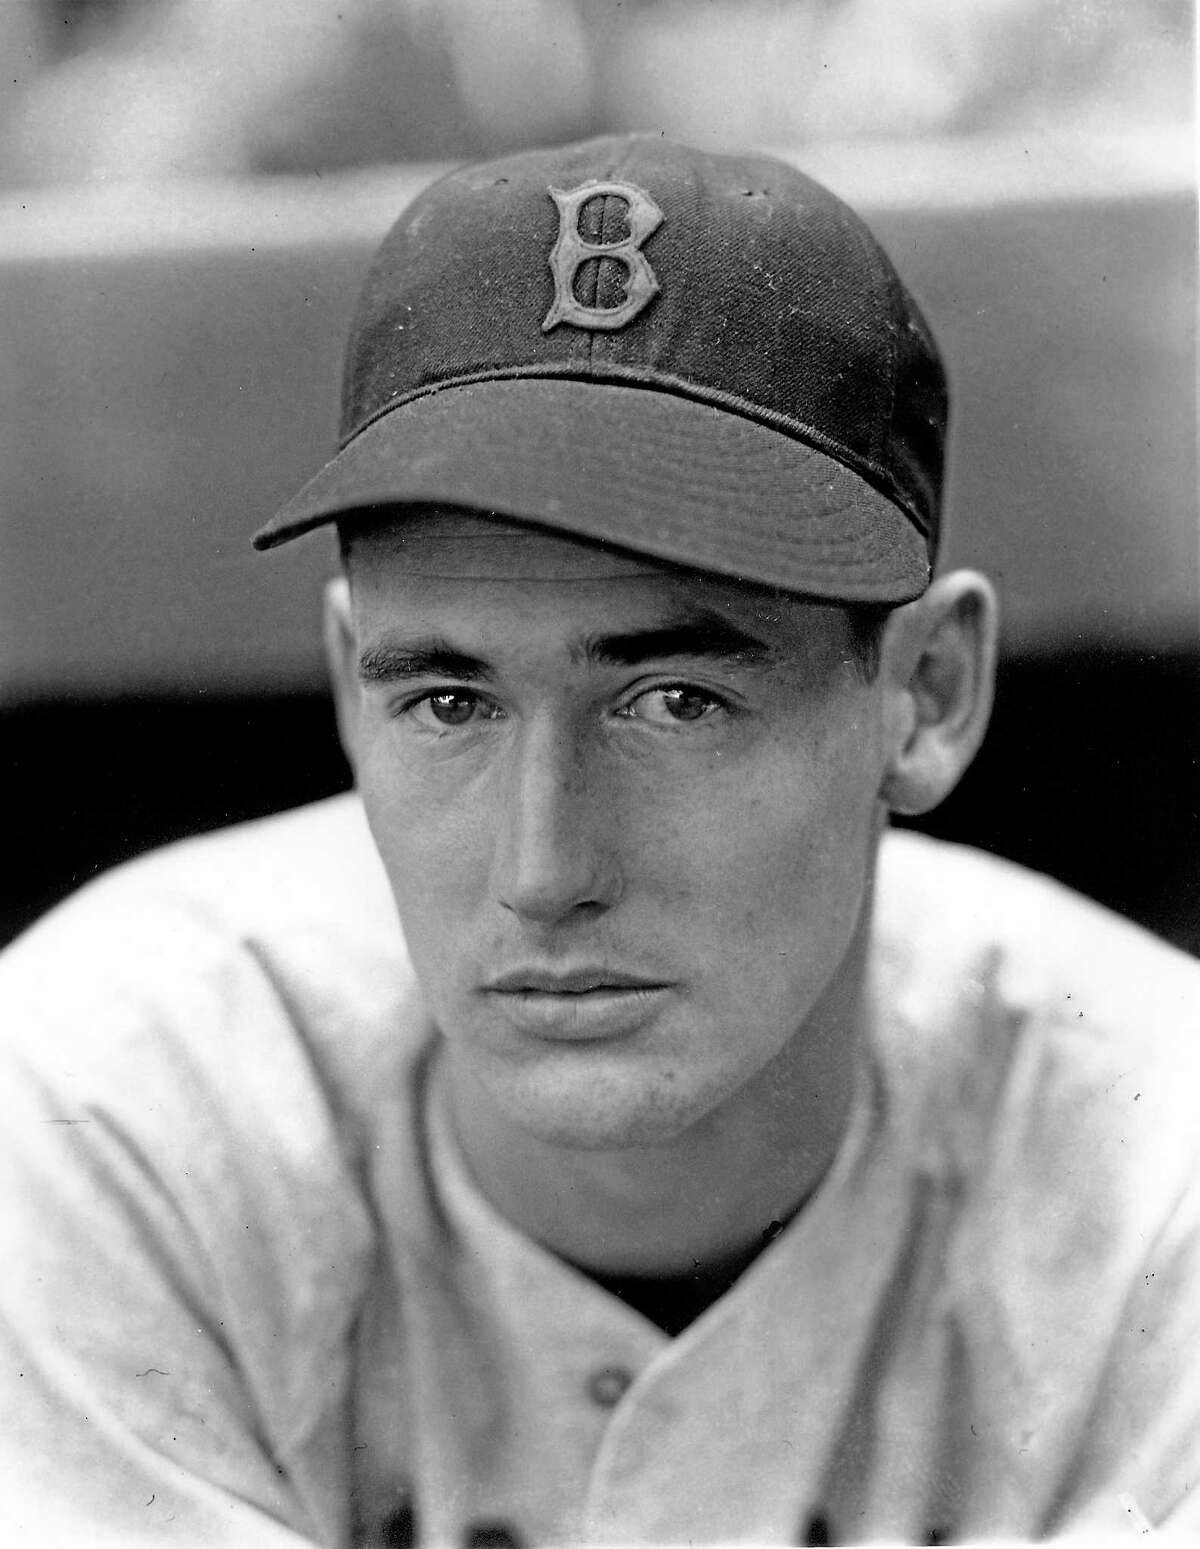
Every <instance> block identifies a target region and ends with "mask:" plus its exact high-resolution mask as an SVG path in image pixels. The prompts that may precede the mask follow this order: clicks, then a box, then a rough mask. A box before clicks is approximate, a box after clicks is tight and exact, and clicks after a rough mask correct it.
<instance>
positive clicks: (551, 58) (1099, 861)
mask: <svg viewBox="0 0 1200 1549" xmlns="http://www.w3.org/2000/svg"><path fill="white" fill-rule="evenodd" d="M0 65H2V66H3V68H2V70H0V785H2V789H0V810H2V811H3V822H4V824H5V832H4V834H3V837H2V838H0V853H2V854H3V856H4V861H3V867H2V875H3V878H4V882H3V888H2V891H0V939H3V937H4V936H6V935H11V934H12V933H13V932H15V931H16V930H17V929H19V928H20V927H21V926H22V925H23V924H24V923H26V922H27V921H28V920H29V919H31V918H32V917H33V916H34V915H35V914H36V913H37V912H39V911H40V910H42V909H44V908H45V907H47V906H48V905H50V904H51V903H52V902H54V901H55V899H57V898H58V897H61V896H62V895H63V894H64V893H65V892H67V891H69V890H70V889H71V888H73V887H75V886H77V885H78V884H79V883H80V882H82V881H84V880H86V879H87V878H88V877H89V876H91V875H92V874H94V872H95V871H97V870H98V869H101V868H102V867H104V866H106V865H109V864H111V863H112V862H113V861H115V860H119V859H121V858H124V857H125V856H128V855H131V854H134V853H136V852H137V851H138V850H140V849H143V848H145V847H147V846H149V845H151V844H155V843H159V842H161V841H163V840H165V839H169V838H172V837H174V836H176V835H180V834H183V833H188V832H193V831H196V830H199V829H204V828H209V827H213V826H216V825H218V824H221V823H225V822H229V821H231V820H235V819H238V818H241V817H246V816H251V815H254V814H256V813H260V812H265V811H269V810H273V809H274V808H277V807H280V806H285V805H289V804H292V803H295V802H298V801H303V800H307V799H310V798H312V797H315V796H318V795H322V794H324V793H326V792H328V791H331V790H335V789H340V788H343V787H344V786H345V785H346V784H347V783H348V778H349V777H348V773H347V771H346V768H345V766H344V764H343V762H342V760H341V756H340V754H339V752H338V750H337V745H336V739H335V736H334V730H333V720H332V714H331V711H330V707H329V701H328V696H327V694H326V691H325V688H324V680H323V672H322V667H321V662H320V655H319V645H318V641H319V594H320V588H321V584H322V582H323V580H324V578H325V577H326V576H327V575H328V574H329V573H330V570H331V566H332V554H331V547H330V544H329V542H328V540H327V538H325V539H322V538H319V537H317V538H313V539H312V540H309V541H308V542H306V543H302V544H298V545H294V546H293V547H292V548H291V549H289V550H287V551H284V552H282V553H280V554H278V555H272V556H268V557H258V556H255V555H253V554H252V553H251V551H250V549H249V534H250V533H251V532H252V531H253V530H254V529H255V527H257V526H258V525H259V524H260V522H261V521H262V520H264V519H265V517H266V516H267V515H268V514H269V513H270V512H271V510H272V509H273V507H274V506H275V505H276V504H277V503H279V501H281V500H282V499H283V498H284V497H285V496H286V495H288V494H289V493H290V492H291V491H292V490H293V489H294V488H295V487H296V486H297V485H298V484H299V482H301V481H302V480H303V479H304V478H305V477H306V476H307V475H308V474H309V473H311V472H312V471H314V470H315V468H316V467H318V466H319V465H320V463H321V462H322V461H323V460H324V459H325V457H326V456H328V455H329V454H330V453H331V452H332V450H333V433H334V425H335V416H336V400H337V380H338V373H339V365H340V356H341V349H342V343H343V338H344V334H345V330H346V325H347V321H348V318H349V314H350V311H351V308H352V306H353V303H354V299H355V294H356V290H357V286H358V284H359V281H360V279H361V275H362V272H363V269H364V267H365V264H366V262H367V260H368V258H369V256H370V253H371V251H372V249H373V248H374V246H375V245H376V243H377V242H378V240H379V238H380V237H381V235H382V233H383V231H384V230H385V228H386V227H387V225H388V224H389V223H390V222H391V220H392V219H393V218H394V216H395V214H396V213H397V211H398V209H399V208H400V206H401V205H402V204H403V203H404V202H405V201H406V200H408V199H409V198H411V197H412V195H413V194H414V193H415V192H416V191H417V190H418V189H419V188H420V187H421V186H423V184H424V183H425V182H426V181H428V179H429V178H430V177H432V176H434V175H436V173H437V172H438V171H439V170H441V169H443V168H444V167H445V166H446V165H447V164H449V163H452V162H454V161H456V160H461V159H464V158H468V157H474V156H478V155H487V154H490V153H498V152H500V151H502V150H507V149H511V148H514V147H519V146H523V145H531V144H536V143H544V142H546V141H551V140H557V139H564V138H572V137H576V136H579V135H584V134H590V133H600V132H603V131H608V130H613V129H626V128H629V129H644V130H651V131H664V132H666V133H667V134H669V135H673V136H675V137H678V138H681V139H685V140H688V141H691V142H692V143H694V144H697V145H701V146H704V147H707V148H721V147H723V146H729V147H738V148H745V147H752V148H757V149H763V150H769V151H773V152H775V153H777V154H780V155H783V156H785V157H787V158H788V159H790V160H793V161H794V162H795V163H796V164H797V165H799V166H801V167H803V168H805V169H806V170H808V171H810V172H812V173H813V174H815V175H816V176H818V177H820V178H822V179H823V180H824V181H826V182H828V183H829V184H830V185H831V186H832V187H833V188H835V189H836V190H837V191H838V192H839V193H841V194H842V195H843V196H844V197H846V198H848V199H849V200H850V201H851V202H852V203H853V204H854V205H855V206H856V207H857V208H859V209H860V211H861V212H862V213H863V214H864V215H865V216H866V217H867V218H868V220H869V221H870V222H871V223H872V225H873V226H874V227H875V229H876V230H877V231H878V233H879V235H880V236H881V238H882V239H883V241H884V243H885V245H886V246H887V247H888V248H889V250H890V251H891V253H892V256H893V258H894V259H895V261H896V263H897V266H898V267H899V269H900V270H901V273H902V274H903V275H904V276H905V278H906V279H907V280H908V282H909V283H910V285H911V286H912V287H913V288H914V290H915V291H916V292H917V294H918V295H919V296H920V297H921V299H922V301H923V303H924V305H925V307H926V310H927V311H928V313H929V315H930V317H931V320H932V321H933V324H934V327H935V331H936V332H937V333H938V336H939V338H940V340H941V342H942V344H943V348H944V351H945V353H946V355H947V357H948V359H949V363H950V367H951V373H952V377H953V381H954V387H955V392H956V417H955V420H954V424H953V430H952V435H953V449H952V455H953V459H954V461H953V476H952V483H951V489H950V496H949V502H950V540H949V553H948V555H947V560H948V562H949V563H952V564H973V565H978V566H980V567H981V568H983V569H986V570H987V571H988V572H989V573H990V574H991V575H992V576H993V577H994V578H995V579H996V580H997V582H998V584H999V587H1000V590H1001V594H1002V600H1003V604H1004V616H1005V632H1004V650H1003V660H1002V665H1001V674H1000V688H999V697H998V702H997V709H996V716H995V721H994V727H993V732H992V734H991V737H990V739H989V742H988V745H987V747H986V748H985V751H984V753H983V754H982V756H981V757H980V759H979V761H978V764H977V766H976V767H975V769H974V770H973V771H972V772H971V774H970V775H969V776H968V778H967V780H966V781H965V782H964V785H963V787H962V788H961V790H960V791H959V792H958V793H957V794H956V795H955V796H954V797H953V798H952V799H951V801H950V802H949V803H947V805H946V806H945V807H944V808H943V809H942V810H941V811H940V812H939V813H937V814H934V815H933V817H932V818H931V819H930V820H928V821H926V822H924V823H923V824H922V825H921V826H923V827H925V828H927V829H930V830H932V831H934V832H938V833H942V834H946V835H949V836H952V837H955V838H960V839H964V840H966V841H968V842H971V843H975V844H980V845H983V846H985V847H987V848H990V849H994V850H997V851H999V852H1001V853H1004V854H1008V855H1011V856H1014V857H1015V858H1017V859H1019V860H1022V861H1025V862H1027V863H1030V864H1033V865H1035V866H1038V867H1040V868H1041V869H1043V870H1046V871H1049V872H1051V873H1052V874H1054V875H1057V876H1059V877H1061V878H1063V879H1064V880H1066V881H1068V882H1070V883H1071V884H1072V885H1074V886H1076V887H1079V888H1082V889H1083V890H1084V891H1086V892H1088V893H1090V894H1092V895H1093V896H1094V897H1097V898H1099V899H1101V900H1102V901H1104V902H1107V903H1109V904H1111V905H1112V906H1113V907H1115V908H1118V909H1120V910H1122V911H1123V912H1125V913H1127V914H1130V915H1132V916H1133V917H1134V918H1136V919H1139V920H1141V921H1142V922H1143V923H1145V924H1146V925H1148V926H1149V927H1150V928H1152V929H1154V930H1157V931H1159V932H1160V933H1162V934H1164V935H1166V936H1167V937H1169V938H1170V939H1173V940H1175V941H1177V942H1179V943H1180V944H1181V945H1183V946H1185V947H1187V948H1189V949H1190V950H1192V951H1200V769H1198V764H1200V575H1198V572H1200V541H1198V521H1197V487H1196V414H1195V409H1196V362H1195V334H1196V309H1197V299H1196V245H1197V225H1196V198H1195V169H1194V140H1193V127H1192V118H1193V94H1194V66H1193V21H1192V16H1191V8H1190V5H1188V4H1185V3H1182V0H254V3H247V0H3V3H2V4H0Z"/></svg>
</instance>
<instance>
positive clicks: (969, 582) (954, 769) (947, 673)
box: [880, 570, 998, 814]
mask: <svg viewBox="0 0 1200 1549" xmlns="http://www.w3.org/2000/svg"><path fill="white" fill-rule="evenodd" d="M997 621H998V610H997V603H996V594H995V592H994V591H993V589H992V586H991V583H990V582H989V581H988V580H987V578H986V577H984V576H982V575H979V574H978V573H977V572H975V571H972V570H956V571H953V572H952V573H951V574H949V575H946V576H942V577H940V578H939V579H938V580H936V581H934V582H933V584H932V585H931V586H930V588H929V590H928V591H927V592H926V593H925V595H924V596H923V597H919V598H918V599H917V600H916V601H915V602H911V603H908V604H907V605H906V606H905V607H902V608H897V609H896V611H895V613H894V614H893V615H892V617H891V618H890V619H889V620H888V625H887V629H886V630H885V632H884V638H883V644H882V650H881V653H880V673H881V675H882V677H883V680H884V682H883V686H884V694H885V711H884V715H885V720H884V725H885V736H886V737H887V739H888V749H887V751H888V759H887V766H886V770H885V774H884V779H883V784H882V786H881V788H880V794H881V796H882V798H883V800H884V802H885V803H886V805H887V806H888V808H889V809H890V810H891V811H893V812H902V813H908V814H914V813H920V812H929V811H930V810H931V809H932V808H934V807H936V806H937V805H938V803H939V802H940V801H943V800H944V799H945V797H947V796H948V795H949V794H950V792H951V791H952V790H953V789H954V787H955V786H956V785H957V784H958V782H959V780H960V779H961V777H962V775H963V773H964V771H965V770H966V768H967V766H968V764H970V762H971V760H972V759H973V758H974V757H975V754H976V753H977V751H978V749H979V744H980V743H981V742H982V741H983V734H984V732H985V731H986V730H987V723H988V718H989V716H990V715H991V710H992V692H993V685H994V681H995V673H996V637H997V629H998V622H997Z"/></svg>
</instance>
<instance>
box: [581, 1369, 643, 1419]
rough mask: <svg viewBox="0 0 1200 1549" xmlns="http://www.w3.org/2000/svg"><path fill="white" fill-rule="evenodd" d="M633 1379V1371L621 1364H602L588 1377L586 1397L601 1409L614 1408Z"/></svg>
mask: <svg viewBox="0 0 1200 1549" xmlns="http://www.w3.org/2000/svg"><path fill="white" fill-rule="evenodd" d="M632 1381H633V1373H632V1372H630V1371H626V1370H625V1368H624V1367H623V1366H602V1367H601V1368H600V1370H599V1371H597V1372H593V1373H592V1375H591V1376H590V1377H589V1378H588V1385H587V1390H588V1397H589V1398H590V1399H591V1401H592V1403H593V1404H599V1406H600V1408H601V1409H615V1408H616V1406H617V1405H618V1404H619V1403H620V1402H621V1400H622V1399H623V1398H624V1396H625V1394H626V1392H627V1391H628V1389H629V1386H630V1384H631V1383H632Z"/></svg>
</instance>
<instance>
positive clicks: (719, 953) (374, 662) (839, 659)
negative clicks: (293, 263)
mask: <svg viewBox="0 0 1200 1549" xmlns="http://www.w3.org/2000/svg"><path fill="white" fill-rule="evenodd" d="M350 576H351V598H352V603H351V606H352V618H353V628H352V630H348V631H347V632H346V634H345V637H344V644H343V647H342V650H343V656H344V660H343V665H342V682H343V685H344V686H343V695H344V699H345V702H346V707H347V710H348V720H349V722H350V724H351V725H352V726H353V728H354V729H353V731H352V732H351V741H352V743H353V753H354V758H355V763H356V766H357V775H358V782H359V786H360V789H361V792H362V796H363V799H364V801H365V804H366V809H367V814H368V817H369V820H370V823H371V827H372V830H373V832H374V835H375V839H376V841H377V843H378V846H379V850H380V852H381V855H382V857H383V862H384V865H385V867H386V869H387V872H388V875H389V878H390V880H391V885H392V888H393V890H394V893H395V897H396V900H397V904H398V906H399V912H400V917H401V921H402V923H403V926H404V931H405V935H406V938H407V942H408V946H409V949H410V952H411V956H412V961H413V965H414V967H415V969H416V972H417V975H418V978H419V980H420V983H421V985H422V988H423V990H424V992H425V995H426V998H427V1000H428V1004H429V1007H430V1009H431V1012H432V1014H433V1017H434V1019H435V1020H436V1022H437V1024H438V1026H439V1027H440V1029H441V1031H442V1033H443V1035H444V1038H445V1041H446V1047H447V1051H448V1055H449V1065H450V1071H451V1082H452V1089H454V1088H457V1090H458V1093H459V1095H460V1097H461V1098H462V1099H463V1100H464V1101H466V1102H469V1103H471V1104H473V1105H475V1107H476V1108H478V1105H479V1104H480V1103H483V1104H485V1105H486V1106H487V1108H488V1109H489V1111H490V1113H491V1114H492V1116H493V1118H494V1119H496V1120H498V1121H499V1122H502V1123H505V1124H508V1125H516V1126H519V1127H521V1128H522V1129H524V1130H526V1131H527V1132H529V1133H531V1134H533V1135H535V1136H537V1137H540V1139H542V1140H543V1141H546V1142H549V1143H553V1144H559V1145H569V1146H583V1147H597V1148H611V1147H618V1148H619V1147H624V1146H631V1145H646V1144H656V1143H662V1142H666V1141H670V1140H671V1139H672V1138H674V1137H676V1136H678V1135H680V1134H681V1132H683V1131H685V1130H686V1129H687V1128H688V1127H689V1126H692V1125H695V1124H698V1123H702V1122H704V1121H705V1120H706V1119H707V1118H710V1117H715V1116H717V1115H719V1114H721V1113H722V1112H729V1111H731V1110H732V1109H735V1108H739V1107H744V1106H746V1105H747V1104H748V1105H749V1107H750V1110H751V1111H753V1106H754V1102H755V1100H756V1099H755V1094H756V1093H757V1094H763V1093H765V1092H766V1091H767V1089H768V1088H769V1087H770V1086H771V1084H772V1083H778V1081H780V1080H781V1079H787V1080H791V1081H795V1080H797V1079H799V1080H801V1081H803V1080H809V1081H816V1080H818V1079H819V1073H820V1072H822V1071H824V1072H827V1071H828V1061H829V1058H830V1049H829V1048H828V1047H817V1046H816V1042H815V1041H816V1040H818V1038H821V1039H824V1042H825V1044H828V1043H829V1041H830V1040H829V1037H828V1034H827V1031H826V1032H822V1033H821V1034H818V1032H817V1031H816V1028H817V1025H818V1024H820V1023H821V1022H822V1021H825V1022H827V1021H828V1020H829V1018H828V1017H827V1016H826V1017H824V1018H823V1017H822V1016H818V1015H815V1014H814V1013H815V1012H816V1011H817V1010H818V1008H822V1007H825V1008H827V1007H828V1006H830V1005H838V1004H841V1002H842V1001H843V1000H845V1001H846V1003H847V1004H849V1003H850V1001H852V999H853V997H852V996H851V997H849V999H847V998H846V996H844V995H842V994H841V992H842V991H844V990H845V989H846V988H847V987H848V986H849V985H850V982H851V981H852V980H854V979H856V977H857V975H858V973H859V969H860V964H859V957H858V951H857V946H858V937H859V936H860V935H861V932H860V931H859V926H860V922H861V920H862V917H863V915H864V910H865V903H866V900H867V898H868V895H869V887H870V876H871V872H872V868H873V863H874V853H875V844H876V840H877V836H878V829H879V817H880V812H881V807H880V802H879V797H878V792H879V786H880V780H881V773H882V763H883V754H882V741H883V739H882V733H881V694H880V690H879V689H878V687H877V686H875V685H872V684H868V683H865V682H864V681H863V678H862V674H861V672H860V671H859V670H857V668H856V666H855V664H854V662H853V660H852V655H851V651H850V635H849V629H848V624H847V620H846V617H845V615H844V613H843V612H842V610H840V609H838V608H836V607H829V606H820V605H816V604H812V603H806V602H802V601H800V600H799V599H790V598H785V599H783V600H780V599H779V598H776V597H774V596H772V595H771V594H769V593H767V592H765V591H759V590H757V589H752V588H748V587H743V586H740V585H738V584H736V583H732V582H724V581H720V580H717V579H713V578H708V577H704V576H701V575H698V574H693V573H690V572H686V571H681V570H674V569H671V568H668V567H664V566H659V565H656V564H654V563H652V562H650V561H641V560H639V559H636V558H631V557H627V556H625V555H622V554H615V553H612V552H606V551H604V550H601V549H599V548H596V547H593V546H591V545H586V544H582V543H578V542H574V541H571V540H567V539H562V538H557V537H553V536H550V535H545V534H538V533H535V532H533V531H532V530H530V529H522V528H518V527H515V526H511V527H510V526H505V525H498V524H496V523H491V522H486V523H485V522H483V521H482V520H478V519H475V518H471V517H467V516H454V515H450V514H447V515H444V516H431V517H423V518H420V519H414V520H412V521H410V522H408V523H406V524H404V525H403V526H401V525H396V526H393V527H389V528H386V529H384V530H382V531H381V532H378V533H374V534H370V535H367V536H364V537H363V538H362V539H360V540H359V541H358V542H357V543H356V544H355V546H354V550H353V553H352V556H351V560H350ZM353 676H356V677H357V686H354V685H353V684H352V683H351V682H350V680H351V678H352V677H353ZM856 933H857V934H856ZM836 1033H838V1030H836V1029H835V1034H836ZM840 1036H841V1037H843V1038H844V1041H845V1042H846V1044H847V1045H849V1044H850V1043H851V1041H852V1040H851V1029H849V1028H842V1029H841V1030H840ZM810 1045H812V1046H811V1047H810Z"/></svg>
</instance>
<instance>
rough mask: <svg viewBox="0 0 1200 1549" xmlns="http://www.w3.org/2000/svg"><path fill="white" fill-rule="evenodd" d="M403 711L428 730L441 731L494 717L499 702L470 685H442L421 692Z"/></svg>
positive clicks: (498, 711) (497, 711)
mask: <svg viewBox="0 0 1200 1549" xmlns="http://www.w3.org/2000/svg"><path fill="white" fill-rule="evenodd" d="M404 711H405V713H406V714H407V715H409V716H411V717H412V718H413V720H415V721H416V723H417V725H418V726H423V727H425V728H427V729H428V730H430V731H443V730H446V729H447V728H449V729H453V728H455V727H459V726H470V725H471V724H472V722H475V721H494V720H496V719H497V718H498V717H499V714H500V709H499V706H498V705H496V704H494V703H493V702H492V701H491V700H490V699H485V698H484V697H483V696H482V695H481V694H476V693H473V692H472V691H471V690H470V689H459V688H442V689H437V690H436V691H435V692H434V693H432V694H423V695H422V696H421V698H420V699H414V700H411V701H410V702H409V703H408V704H407V705H406V706H405V707H404Z"/></svg>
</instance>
